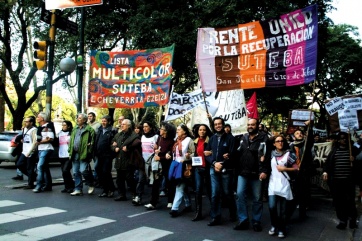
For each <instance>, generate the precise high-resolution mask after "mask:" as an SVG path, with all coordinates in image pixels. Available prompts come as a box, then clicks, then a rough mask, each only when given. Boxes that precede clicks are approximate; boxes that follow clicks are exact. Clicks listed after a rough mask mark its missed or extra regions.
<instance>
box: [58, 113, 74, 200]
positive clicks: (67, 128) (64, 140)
mask: <svg viewBox="0 0 362 241" xmlns="http://www.w3.org/2000/svg"><path fill="white" fill-rule="evenodd" d="M72 130H73V125H72V122H70V121H67V120H65V121H63V123H62V130H61V131H60V132H59V133H58V138H59V153H58V154H59V160H60V164H61V166H60V168H61V170H62V176H63V180H64V189H63V190H62V191H61V192H63V193H72V192H73V189H74V181H73V177H72V174H71V172H70V171H71V170H72V162H71V161H70V159H69V153H68V147H69V141H70V134H71V133H72Z"/></svg>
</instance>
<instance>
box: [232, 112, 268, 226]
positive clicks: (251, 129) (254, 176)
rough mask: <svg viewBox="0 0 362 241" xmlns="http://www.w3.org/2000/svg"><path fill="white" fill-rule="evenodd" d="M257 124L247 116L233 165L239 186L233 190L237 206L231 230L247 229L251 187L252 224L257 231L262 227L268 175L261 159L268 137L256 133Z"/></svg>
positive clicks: (265, 165) (266, 161)
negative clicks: (264, 188)
mask: <svg viewBox="0 0 362 241" xmlns="http://www.w3.org/2000/svg"><path fill="white" fill-rule="evenodd" d="M258 127H259V123H258V121H257V120H256V119H249V121H248V133H247V134H245V135H244V136H243V138H242V140H241V142H240V146H239V148H238V152H237V156H238V157H239V159H238V160H237V164H236V174H237V175H238V185H237V192H236V206H237V213H238V218H239V223H238V224H237V225H236V226H235V227H234V230H245V229H248V228H249V215H248V203H247V191H248V188H249V187H250V190H251V193H252V195H253V205H252V224H253V229H254V231H256V232H260V231H261V230H262V227H261V224H260V220H261V216H262V213H263V195H262V191H263V185H262V184H263V180H264V179H266V178H267V173H268V164H269V165H270V161H269V160H264V158H265V157H264V154H265V151H264V148H265V145H266V142H267V138H268V136H267V135H266V134H265V133H262V132H258Z"/></svg>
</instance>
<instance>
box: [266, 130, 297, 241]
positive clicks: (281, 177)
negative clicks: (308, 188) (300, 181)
mask: <svg viewBox="0 0 362 241" xmlns="http://www.w3.org/2000/svg"><path fill="white" fill-rule="evenodd" d="M273 146H274V150H272V152H271V174H270V179H269V188H268V195H269V212H270V219H271V225H272V227H271V229H270V230H269V235H274V234H276V233H277V232H278V237H279V238H284V237H285V227H286V211H287V201H289V200H292V199H293V193H292V189H291V185H290V182H289V180H290V177H289V175H290V174H292V173H293V172H294V173H295V172H297V171H298V165H297V164H296V156H295V155H294V154H293V153H291V152H289V150H288V148H289V145H288V143H287V140H286V139H285V137H284V136H281V135H279V136H276V137H275V138H274V139H273ZM278 208H279V210H278Z"/></svg>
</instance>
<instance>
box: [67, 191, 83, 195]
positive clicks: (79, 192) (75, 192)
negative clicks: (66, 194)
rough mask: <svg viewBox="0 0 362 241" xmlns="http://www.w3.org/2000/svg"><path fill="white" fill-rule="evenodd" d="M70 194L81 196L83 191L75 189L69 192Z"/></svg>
mask: <svg viewBox="0 0 362 241" xmlns="http://www.w3.org/2000/svg"><path fill="white" fill-rule="evenodd" d="M70 195H71V196H82V195H83V192H82V191H80V190H75V191H74V192H72V193H70Z"/></svg>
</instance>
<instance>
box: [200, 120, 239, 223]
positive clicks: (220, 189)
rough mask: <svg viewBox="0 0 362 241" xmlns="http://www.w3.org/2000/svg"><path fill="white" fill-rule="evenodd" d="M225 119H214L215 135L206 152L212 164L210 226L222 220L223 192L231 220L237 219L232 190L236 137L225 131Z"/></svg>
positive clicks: (207, 158) (207, 159)
mask: <svg viewBox="0 0 362 241" xmlns="http://www.w3.org/2000/svg"><path fill="white" fill-rule="evenodd" d="M224 128H225V121H224V119H222V118H221V117H215V118H214V120H213V129H214V133H215V134H214V135H213V136H211V138H210V140H209V143H208V145H207V146H206V148H205V151H204V154H205V157H206V161H208V162H209V163H210V165H211V167H210V179H211V210H210V216H211V221H210V222H209V223H208V224H207V225H208V226H215V225H218V224H220V222H221V194H223V195H224V197H225V199H226V202H227V204H228V207H229V211H230V220H231V221H235V219H236V207H235V202H234V199H233V192H232V185H231V184H232V173H233V166H234V165H233V163H232V162H233V156H234V149H235V138H234V136H233V135H230V134H227V133H226V132H225V129H224Z"/></svg>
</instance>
